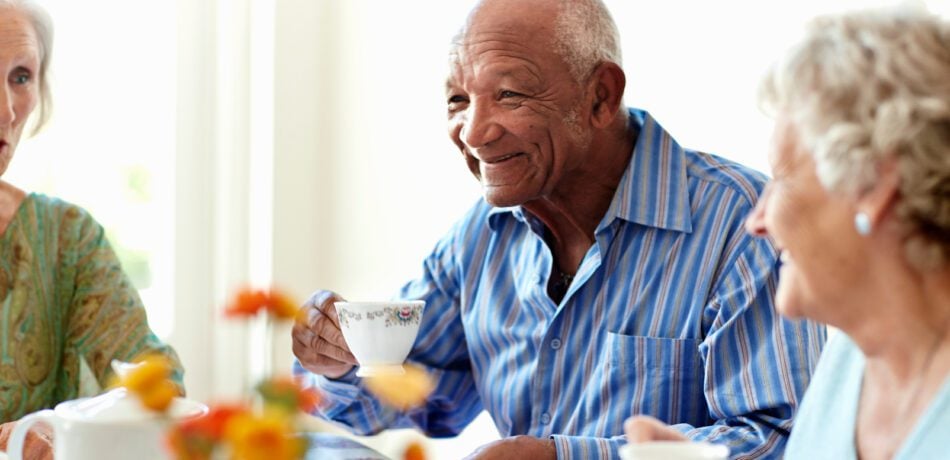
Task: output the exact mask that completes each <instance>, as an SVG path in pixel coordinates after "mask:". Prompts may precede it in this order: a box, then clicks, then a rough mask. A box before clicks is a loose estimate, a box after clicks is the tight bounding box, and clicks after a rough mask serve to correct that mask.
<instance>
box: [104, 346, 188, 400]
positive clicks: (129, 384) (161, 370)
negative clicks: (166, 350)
mask: <svg viewBox="0 0 950 460" xmlns="http://www.w3.org/2000/svg"><path fill="white" fill-rule="evenodd" d="M171 375H172V365H171V363H170V362H169V361H168V359H167V358H165V357H164V356H160V355H149V356H146V357H144V358H142V359H141V360H140V361H139V364H138V365H137V366H135V367H134V368H133V369H132V370H130V371H129V372H128V373H127V374H126V375H125V376H124V377H122V378H121V379H119V385H120V386H123V387H126V388H128V389H129V392H131V393H132V394H134V395H136V396H138V398H139V400H140V401H142V405H144V406H145V407H147V408H149V409H151V410H154V411H158V412H164V411H165V410H166V409H168V407H169V406H171V404H172V401H173V400H174V399H175V396H178V393H179V392H178V386H177V385H175V383H174V382H172V381H171Z"/></svg>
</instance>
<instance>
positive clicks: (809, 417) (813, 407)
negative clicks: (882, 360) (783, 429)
mask: <svg viewBox="0 0 950 460" xmlns="http://www.w3.org/2000/svg"><path fill="white" fill-rule="evenodd" d="M863 375H864V355H862V354H861V350H860V349H859V348H858V347H857V346H856V345H855V344H854V342H852V341H851V339H850V338H849V337H848V336H847V335H845V334H844V333H842V332H840V331H838V332H835V333H833V334H832V335H831V339H829V340H828V344H827V345H826V346H825V348H824V350H822V352H821V358H820V359H819V361H818V367H817V368H816V369H815V373H814V375H813V376H812V380H811V382H810V383H809V384H808V389H807V390H806V391H805V396H804V398H803V400H802V403H801V406H800V407H799V409H798V413H797V414H796V415H795V420H794V425H793V426H792V434H791V438H790V439H789V441H788V446H787V448H786V450H785V458H787V459H811V458H836V459H850V458H855V453H854V443H852V442H851V441H850V440H852V439H854V427H855V420H856V416H857V409H858V399H859V397H860V392H861V380H862V378H863Z"/></svg>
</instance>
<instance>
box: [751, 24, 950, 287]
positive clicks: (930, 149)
mask: <svg viewBox="0 0 950 460" xmlns="http://www.w3.org/2000/svg"><path fill="white" fill-rule="evenodd" d="M760 96H761V98H760V100H761V102H762V103H763V106H764V107H766V108H771V109H773V110H776V111H780V112H782V113H783V114H786V115H787V116H789V117H790V120H791V122H792V123H793V124H794V126H795V127H796V128H797V131H798V133H799V134H798V135H799V139H798V140H799V145H800V147H802V149H803V150H804V151H807V152H809V153H811V155H813V157H814V159H815V164H816V167H817V173H818V177H819V179H820V180H821V182H822V184H823V185H824V186H825V187H826V188H827V189H828V190H830V191H835V192H841V193H848V194H853V195H857V194H860V193H862V192H863V191H865V190H867V189H868V188H870V187H871V186H873V184H874V183H875V182H876V181H877V180H878V167H879V166H880V165H881V163H882V161H885V160H887V159H894V160H896V161H897V168H898V171H899V175H900V197H899V202H898V203H897V205H896V214H897V218H898V219H899V220H900V222H901V224H902V225H903V226H904V227H905V228H906V232H907V240H906V243H905V250H906V255H907V259H908V261H909V262H911V263H913V264H914V265H915V266H917V267H919V268H939V267H943V266H945V264H947V263H948V262H950V24H948V23H947V22H946V21H945V20H941V19H940V18H938V17H937V16H934V15H932V14H929V13H927V12H926V11H923V10H922V9H919V8H908V7H903V8H896V9H895V8H889V9H880V10H869V11H863V12H854V13H849V14H842V15H833V16H826V17H820V18H818V19H816V20H814V21H813V22H812V23H811V24H810V26H809V28H808V29H807V32H806V35H805V38H804V39H803V40H802V41H801V42H800V43H799V44H798V45H797V46H796V47H794V48H793V49H792V50H791V52H790V53H789V54H788V55H787V56H786V57H785V58H784V59H783V60H781V61H780V62H779V63H777V64H776V66H775V67H774V68H773V69H772V70H771V71H770V73H769V74H768V75H767V76H766V78H765V79H764V80H763V84H762V88H761V95H760Z"/></svg>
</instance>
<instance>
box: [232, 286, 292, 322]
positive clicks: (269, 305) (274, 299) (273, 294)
mask: <svg viewBox="0 0 950 460" xmlns="http://www.w3.org/2000/svg"><path fill="white" fill-rule="evenodd" d="M298 307H299V304H298V303H297V302H295V301H294V299H293V298H291V297H290V296H288V295H286V294H284V293H283V292H281V291H279V290H278V289H276V288H271V289H270V290H262V289H252V288H249V287H245V288H242V289H240V290H238V292H237V294H236V295H235V296H234V300H233V301H231V303H229V304H228V305H227V307H225V309H224V314H225V315H227V316H230V317H247V316H254V315H256V314H258V312H260V311H261V310H265V311H267V312H268V313H270V314H272V315H274V316H275V317H277V318H278V319H293V318H294V316H295V315H296V314H297V310H298V309H299V308H298Z"/></svg>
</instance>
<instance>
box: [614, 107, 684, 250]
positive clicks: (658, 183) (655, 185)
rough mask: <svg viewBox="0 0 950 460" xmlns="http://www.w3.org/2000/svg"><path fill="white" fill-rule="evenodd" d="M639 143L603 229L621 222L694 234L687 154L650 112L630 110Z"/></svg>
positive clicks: (615, 193)
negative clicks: (619, 220)
mask: <svg viewBox="0 0 950 460" xmlns="http://www.w3.org/2000/svg"><path fill="white" fill-rule="evenodd" d="M630 124H631V129H637V128H639V133H638V135H637V142H636V144H635V145H634V147H633V155H632V157H631V158H630V163H629V164H628V165H627V170H626V171H625V172H624V174H623V177H622V178H621V179H620V183H619V184H618V185H617V191H616V192H614V198H613V201H612V202H611V203H610V207H609V208H607V213H606V214H605V215H604V219H603V220H602V221H601V224H600V226H599V227H598V230H600V227H603V226H606V225H609V224H610V223H611V222H612V221H613V219H614V218H621V219H624V220H627V221H630V222H634V223H637V224H641V225H646V226H649V227H656V228H662V229H665V230H676V231H681V232H686V233H690V232H692V231H693V219H692V212H691V211H690V205H689V188H688V183H687V180H686V154H685V152H684V151H683V148H682V147H680V145H679V144H678V143H677V142H676V140H674V139H673V137H672V136H670V133H668V132H667V131H666V130H665V129H663V127H662V126H660V124H659V123H657V121H656V120H655V119H654V118H653V116H652V115H650V113H649V112H647V111H645V110H639V109H630Z"/></svg>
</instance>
